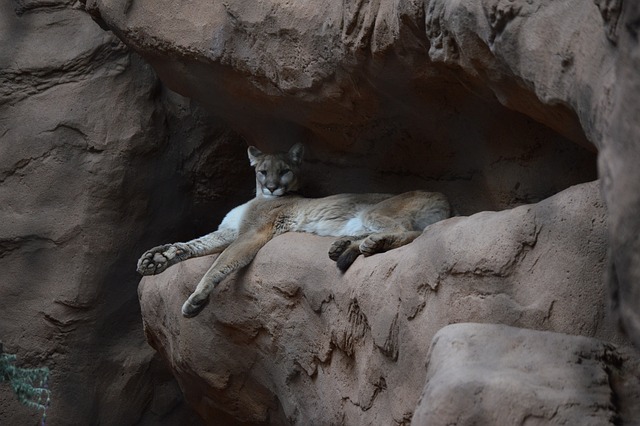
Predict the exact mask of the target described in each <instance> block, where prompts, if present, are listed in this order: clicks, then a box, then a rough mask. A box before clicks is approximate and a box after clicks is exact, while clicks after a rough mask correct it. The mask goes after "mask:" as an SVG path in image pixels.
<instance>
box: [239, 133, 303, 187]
mask: <svg viewBox="0 0 640 426" xmlns="http://www.w3.org/2000/svg"><path fill="white" fill-rule="evenodd" d="M248 153H249V162H250V163H251V165H252V166H253V167H254V168H255V170H256V197H281V196H283V195H285V194H287V193H289V192H292V191H296V190H297V189H298V171H299V170H300V163H301V162H302V154H303V153H304V146H302V144H300V143H298V144H295V145H294V146H292V147H291V149H290V150H289V152H282V153H277V154H263V153H262V152H261V151H260V150H259V149H258V148H256V147H255V146H250V147H249V150H248Z"/></svg>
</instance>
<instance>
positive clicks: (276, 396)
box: [0, 0, 640, 424]
mask: <svg viewBox="0 0 640 426" xmlns="http://www.w3.org/2000/svg"><path fill="white" fill-rule="evenodd" d="M0 12H1V14H2V17H3V26H1V27H0V36H1V38H2V40H3V41H5V43H3V46H2V47H1V48H0V83H1V84H0V141H1V142H2V144H1V146H0V183H1V184H2V185H0V199H2V200H3V204H2V206H1V207H0V209H1V211H2V213H3V215H4V216H3V218H4V219H5V220H3V221H1V223H0V274H1V276H0V281H2V283H3V285H2V293H1V294H0V296H1V297H0V327H1V328H0V339H1V340H2V341H3V342H4V346H5V349H6V350H8V351H10V352H15V353H17V354H18V357H19V359H21V360H23V361H24V362H25V363H26V364H27V365H47V366H49V367H50V368H51V369H52V374H53V376H52V383H51V390H52V394H53V395H52V405H51V407H50V412H49V414H48V416H49V419H50V421H51V422H52V423H56V424H65V423H66V424H84V423H90V422H92V421H94V420H95V419H96V418H98V419H100V423H101V424H132V423H139V424H158V423H162V422H165V423H171V422H175V423H185V422H193V421H196V420H194V417H193V416H194V414H193V413H192V412H191V411H189V410H188V409H187V408H186V407H185V406H184V404H182V395H181V393H180V392H179V390H178V389H177V387H176V382H175V381H174V379H173V378H172V377H170V376H169V375H168V372H167V370H166V369H165V368H164V367H163V366H162V365H160V364H161V363H160V361H161V358H162V359H163V360H164V361H166V362H167V363H168V364H169V365H170V367H171V371H172V373H173V374H174V375H175V376H176V378H177V380H178V383H179V385H180V387H181V388H182V389H183V390H184V392H185V393H186V399H187V400H188V401H189V402H190V403H191V405H192V406H193V407H195V408H196V410H197V411H198V412H199V413H200V414H202V415H203V416H204V417H205V419H207V420H209V419H211V418H215V419H216V421H218V422H223V423H224V422H227V423H233V422H237V421H257V422H263V421H269V422H272V423H288V422H296V421H298V422H302V421H304V420H307V419H315V418H320V417H318V416H320V413H323V414H322V415H323V416H326V413H327V412H328V413H335V414H333V416H334V417H333V418H332V419H331V421H334V422H336V423H340V422H352V420H353V419H358V422H360V421H363V422H365V421H366V422H373V423H378V422H382V423H385V422H391V421H397V422H400V423H406V422H408V421H409V420H410V419H411V416H412V413H413V411H414V409H415V407H416V403H417V401H418V397H419V395H420V391H421V390H422V389H423V387H424V384H425V383H424V381H425V379H426V378H427V376H428V375H429V374H436V373H437V371H431V372H429V371H426V372H425V370H424V363H425V362H426V360H427V353H426V350H427V349H426V348H427V345H428V343H429V341H430V339H431V337H432V336H434V335H435V333H436V332H437V331H438V330H439V329H440V328H442V327H443V326H446V325H448V324H449V323H452V322H462V321H475V322H498V323H502V324H507V325H512V326H517V327H520V328H535V329H541V330H553V331H556V332H563V333H569V334H581V335H583V336H588V337H595V338H599V339H601V340H603V341H606V342H607V343H606V344H612V343H611V342H613V344H620V345H622V346H624V344H625V340H624V339H625V338H624V337H623V335H622V334H620V333H619V332H618V331H616V330H615V327H614V319H613V318H612V317H611V316H610V315H609V314H608V313H607V312H606V310H605V303H604V299H605V296H606V292H607V291H606V288H605V287H604V286H603V284H602V282H601V281H602V280H601V276H602V272H603V271H604V270H605V269H606V270H607V281H608V283H609V292H610V294H611V296H612V300H613V301H614V302H615V303H614V308H615V312H616V313H617V314H618V315H619V316H620V318H621V321H622V324H623V325H624V327H625V330H626V331H627V332H628V333H629V335H630V336H631V337H632V338H633V339H634V340H635V341H636V342H638V341H640V333H639V332H638V330H640V326H638V324H639V323H640V321H639V320H638V312H640V310H639V309H638V300H640V298H639V297H638V292H639V291H640V290H638V288H639V287H638V286H637V283H638V282H639V281H640V270H639V269H638V265H640V259H639V257H640V247H639V246H638V245H639V244H640V243H639V241H640V240H638V238H637V237H636V236H637V235H638V233H639V231H640V219H639V218H638V216H637V214H636V212H637V211H639V210H640V195H638V194H640V191H638V190H637V187H638V182H640V176H638V173H640V171H639V170H640V169H639V168H638V167H637V164H639V163H640V161H639V160H640V158H638V157H639V156H640V150H639V149H638V147H637V143H636V141H637V136H638V134H640V129H639V124H638V122H637V117H638V116H639V114H640V111H638V108H639V106H638V103H637V98H638V93H639V92H640V83H639V81H640V80H638V77H637V70H638V69H639V67H640V63H639V57H640V56H639V53H638V52H640V50H639V49H638V44H637V43H638V41H637V40H638V37H637V29H638V24H637V23H638V21H639V19H640V6H638V5H637V4H636V2H631V1H627V2H622V1H620V0H594V1H592V0H567V1H563V2H557V1H555V2H554V1H547V0H534V1H519V0H515V1H503V0H483V1H475V0H461V1H456V2H451V1H441V0H428V1H424V2H419V1H418V2H388V1H387V2H339V1H336V0H318V1H315V2H313V3H309V2H307V3H304V2H303V3H301V2H282V1H270V0H267V1H261V2H246V1H244V0H229V1H225V2H191V3H190V4H189V7H185V5H184V4H181V3H179V2H171V1H166V0H135V1H130V0H80V1H79V2H71V1H68V0H50V1H46V2H42V1H28V0H20V1H15V2H9V3H4V4H3V5H2V6H0ZM87 13H89V14H90V15H91V16H92V17H93V19H94V20H95V21H96V22H97V23H98V24H99V25H100V26H101V27H102V28H100V27H98V26H97V25H95V23H94V22H91V20H90V17H89V16H88V15H87ZM111 31H112V32H111ZM130 49H133V50H135V51H136V52H138V53H139V54H140V55H141V56H142V58H143V60H141V59H140V57H138V56H136V55H135V54H132V53H131V50H130ZM144 61H146V63H148V64H150V65H151V67H153V71H155V72H157V75H158V76H159V77H160V79H161V80H162V83H161V82H160V81H159V80H158V79H157V78H156V76H155V74H154V72H153V71H152V69H151V67H149V66H148V65H147V64H146V63H145V62H144ZM164 84H166V85H167V86H168V87H169V88H171V89H172V90H174V91H176V92H178V93H180V94H182V95H184V96H187V97H188V98H190V99H193V100H195V102H197V105H196V104H195V103H192V102H191V101H190V100H189V99H185V98H182V97H180V96H177V95H175V94H173V93H171V92H169V91H168V90H166V88H165V86H164ZM243 139H244V140H243ZM300 141H302V142H304V143H305V144H306V146H307V152H308V159H309V161H308V164H307V170H306V171H305V172H304V173H305V175H306V176H308V177H309V181H310V182H311V183H312V185H310V186H309V188H308V192H309V194H311V195H323V194H328V193H335V192H345V191H387V192H399V191H403V190H409V189H416V188H424V189H428V190H437V191H442V192H444V193H446V194H447V195H448V196H449V197H450V198H451V199H452V201H453V204H454V207H455V209H456V210H457V211H458V212H459V213H461V214H466V215H470V216H469V217H468V218H463V217H459V218H454V219H451V220H448V221H445V222H443V223H441V224H438V225H436V226H434V227H432V228H430V230H429V231H428V232H427V233H426V234H425V235H423V236H422V237H421V238H420V239H419V240H418V241H416V242H415V243H413V244H411V245H410V246H408V247H406V248H403V249H401V250H399V251H397V252H391V253H388V254H385V255H380V256H374V257H372V258H370V259H366V260H359V261H358V262H357V263H356V265H354V267H353V269H352V270H350V271H349V272H348V273H347V274H346V275H344V276H342V275H340V274H338V273H337V272H336V271H335V270H334V268H333V265H331V263H329V262H328V261H327V260H326V257H325V255H326V254H325V252H326V246H327V244H328V242H327V240H324V239H320V238H314V237H310V236H301V235H285V236H282V237H280V238H278V239H276V240H274V241H273V242H271V243H270V244H269V245H268V246H267V247H266V248H265V249H264V250H262V251H261V252H260V254H259V256H258V258H256V260H255V262H254V263H253V264H252V265H251V266H250V267H249V268H248V269H247V270H246V271H244V272H241V273H239V274H236V275H234V276H233V277H231V279H229V280H227V281H226V282H225V283H224V284H223V286H222V287H221V288H220V289H219V290H218V291H217V294H216V298H215V300H213V303H212V304H211V306H209V307H208V308H207V309H206V310H205V312H204V313H203V314H202V315H201V316H200V317H198V318H197V319H195V320H191V321H188V320H185V319H183V318H181V317H180V316H179V306H180V303H181V302H182V301H183V299H184V297H185V296H186V293H187V291H188V290H189V289H191V287H190V286H191V285H193V284H194V283H195V282H197V280H198V278H199V276H200V275H201V273H202V271H203V270H204V268H206V265H207V264H208V263H209V262H210V261H211V259H210V258H209V259H200V260H193V261H190V262H188V263H186V264H184V265H178V266H176V267H174V268H172V269H171V270H169V271H167V272H166V273H165V274H164V275H162V276H160V277H157V278H154V279H145V280H144V281H143V282H142V284H141V285H140V297H141V303H142V307H143V315H144V318H145V323H146V328H147V337H148V339H149V342H150V343H152V344H153V345H154V347H155V348H156V349H157V350H158V352H159V354H160V355H161V356H158V355H157V354H155V353H154V352H153V351H152V350H151V349H150V348H149V347H148V346H147V345H146V343H145V342H144V338H143V335H142V332H141V327H140V318H139V316H140V311H139V306H138V302H137V295H136V283H137V281H138V279H137V277H136V276H135V274H134V271H133V268H134V265H135V260H136V258H137V256H139V254H140V253H141V252H142V251H144V250H145V249H147V248H149V247H151V246H154V245H156V244H158V243H162V242H168V241H177V240H185V239H188V238H191V237H194V236H196V235H199V234H202V233H204V232H206V231H209V230H211V229H212V228H213V227H214V226H215V224H216V223H217V222H218V221H219V219H220V218H221V217H222V214H223V213H224V212H225V211H227V210H228V209H229V208H230V207H231V206H234V205H237V204H239V203H240V202H241V201H244V200H246V199H247V198H249V197H250V196H251V192H252V183H251V181H252V177H251V173H250V169H249V168H248V167H247V166H246V158H245V154H244V150H245V148H246V143H250V144H255V145H257V146H258V147H260V148H261V149H264V150H265V151H272V150H275V149H283V148H288V147H289V146H290V145H292V144H293V143H294V142H300ZM596 155H597V156H598V164H597V167H596ZM596 169H597V171H598V173H596ZM597 174H599V176H600V177H601V179H600V182H601V186H602V193H603V200H604V201H605V203H606V205H607V209H608V212H609V216H608V218H607V216H606V214H605V210H604V207H603V205H602V202H601V201H600V198H599V197H598V195H597V192H598V191H597V188H596V184H588V185H584V186H581V187H573V188H571V189H569V190H567V191H566V192H563V193H561V194H560V195H557V196H555V197H552V198H548V197H550V196H551V195H553V194H556V193H558V192H560V191H562V190H564V189H566V188H569V187H570V186H571V185H574V184H578V183H582V182H587V181H592V180H594V179H596V178H597V177H598V176H597ZM541 200H545V201H541ZM522 204H526V206H522V207H517V206H520V205H522ZM487 210H504V211H501V212H487ZM483 211H484V212H483ZM478 212H481V213H478ZM605 222H609V223H608V227H607V226H605V225H606V223H605ZM606 228H608V231H607V230H606ZM294 245H295V247H296V250H294V251H292V250H291V247H292V246H294ZM607 248H609V251H610V257H609V259H610V261H609V262H608V264H609V267H607V268H605V264H606V263H607V261H606V260H605V258H606V256H605V252H606V249H607ZM283 271H284V272H283ZM285 272H286V274H285V275H282V274H284V273H285ZM178 274H184V275H180V276H178ZM174 309H175V310H174ZM206 320H208V321H209V322H208V323H207V322H206ZM504 333H505V335H506V336H510V334H509V332H506V331H505V332H504ZM545 336H546V335H545ZM203 339H204V343H203V342H202V340H203ZM549 339H552V340H553V339H554V338H551V337H550V338H549ZM552 340H550V341H552ZM434 345H435V343H434ZM434 347H435V346H434ZM205 349H206V351H209V352H205ZM616 350H618V349H616ZM212 354H213V355H212ZM210 357H213V358H214V359H216V360H217V364H215V363H213V361H212V360H211V359H210ZM431 365H435V364H431ZM513 369H516V370H517V367H513ZM416 372H418V373H416ZM429 377H431V376H429ZM434 377H435V376H434ZM87 383H95V385H94V386H92V387H90V389H89V390H87V389H88V388H87V386H86V384H87ZM603 389H604V387H603ZM629 389H631V388H629ZM320 391H321V392H322V393H317V392H320ZM616 392H617V391H616ZM620 392H624V389H623V390H621V391H620ZM633 392H634V391H633V390H630V391H629V395H630V398H634V397H636V396H634V395H637V394H634V393H633ZM636 400H637V397H636ZM0 404H1V405H2V407H3V409H2V410H0V423H3V424H4V423H7V424H22V423H28V422H31V421H32V420H33V419H31V418H30V417H29V416H31V415H32V414H31V413H30V412H29V411H28V410H26V409H23V408H22V407H19V406H17V405H16V404H15V402H14V398H13V395H12V394H11V392H10V391H9V390H8V389H4V388H0ZM114 407H117V409H114ZM323 410H325V411H324V412H323ZM608 410H609V409H608ZM610 411H611V412H615V413H618V414H619V415H620V417H621V418H623V419H629V418H632V417H628V416H627V415H626V414H624V413H623V411H624V410H623V409H618V408H615V407H614V409H611V410H610ZM227 413H231V414H227ZM625 416H627V417H625ZM360 419H362V420H360ZM322 420H323V422H324V421H326V418H325V417H323V418H322Z"/></svg>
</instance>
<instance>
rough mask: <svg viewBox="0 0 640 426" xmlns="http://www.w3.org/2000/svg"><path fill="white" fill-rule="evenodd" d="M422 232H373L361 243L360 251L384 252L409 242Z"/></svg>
mask: <svg viewBox="0 0 640 426" xmlns="http://www.w3.org/2000/svg"><path fill="white" fill-rule="evenodd" d="M420 234H422V231H404V232H393V233H384V232H383V233H379V234H371V235H369V236H368V237H367V238H365V239H364V240H362V242H361V243H360V247H359V251H360V253H362V254H363V255H365V256H371V255H372V254H376V253H382V252H385V251H388V250H392V249H395V248H398V247H402V246H404V245H407V244H409V243H410V242H412V241H413V240H415V239H416V238H418V237H419V236H420Z"/></svg>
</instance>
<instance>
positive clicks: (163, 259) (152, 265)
mask: <svg viewBox="0 0 640 426" xmlns="http://www.w3.org/2000/svg"><path fill="white" fill-rule="evenodd" d="M185 254H186V251H185V250H184V249H183V248H181V247H179V246H178V245H177V244H164V245H161V246H158V247H154V248H152V249H151V250H147V251H146V252H145V253H144V254H143V255H142V256H141V257H140V260H138V267H137V271H138V273H139V274H141V275H156V274H159V273H160V272H162V271H164V270H165V269H167V268H168V267H169V266H171V265H173V264H175V263H177V262H178V261H179V260H180V258H181V257H183V256H184V255H185Z"/></svg>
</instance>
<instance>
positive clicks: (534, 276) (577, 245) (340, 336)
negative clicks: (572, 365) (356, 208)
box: [139, 182, 627, 424]
mask: <svg viewBox="0 0 640 426" xmlns="http://www.w3.org/2000/svg"><path fill="white" fill-rule="evenodd" d="M606 231H607V224H606V211H605V208H604V205H603V203H602V201H601V199H600V195H599V186H598V183H597V182H592V183H588V184H583V185H578V186H575V187H571V188H569V189H567V190H565V191H563V192H561V193H559V194H557V195H555V196H553V197H550V198H549V199H547V200H545V201H542V202H540V203H538V204H535V205H524V206H520V207H517V208H514V209H511V210H504V211H500V212H481V213H478V214H475V215H472V216H469V217H454V218H451V219H448V220H445V221H441V222H438V223H436V224H433V225H431V226H430V227H428V228H427V229H426V230H425V232H424V233H423V235H422V236H421V237H419V238H418V239H417V240H416V241H414V242H413V243H411V244H409V245H407V246H405V247H402V248H399V249H396V250H392V251H390V252H387V253H384V254H378V255H374V256H371V257H369V258H359V259H358V260H356V262H355V263H354V264H353V266H352V267H351V268H350V269H349V270H348V271H347V272H346V273H345V274H341V273H340V272H339V271H338V270H337V268H336V267H335V265H334V264H333V263H332V262H331V261H330V260H329V259H328V257H327V254H326V253H327V250H328V248H329V246H330V244H331V239H330V238H322V237H316V236H312V235H308V234H296V233H288V234H284V235H282V236H279V237H276V238H275V239H273V240H272V241H271V242H269V243H268V244H267V245H266V246H265V247H264V248H263V249H262V250H260V252H259V253H258V255H257V256H256V258H255V260H254V261H253V262H252V263H251V264H250V265H249V267H247V268H246V269H244V270H241V271H239V272H237V273H234V274H232V275H231V276H229V277H228V278H227V279H226V280H225V281H223V282H222V283H221V284H220V285H219V287H218V288H217V289H216V290H214V292H213V293H212V295H211V300H210V303H209V305H208V306H207V307H206V308H205V309H204V311H203V312H202V313H200V315H199V316H197V317H195V318H191V319H187V318H183V317H182V315H181V312H180V307H181V305H182V302H183V301H184V300H185V299H186V297H187V296H188V295H189V293H190V292H191V291H193V289H194V288H195V285H196V284H197V283H198V281H199V280H200V278H201V277H202V275H203V274H204V272H205V271H206V270H207V269H208V267H209V266H210V265H211V262H212V260H213V257H212V256H209V257H203V258H198V259H192V260H189V261H186V262H182V263H179V264H177V265H175V266H173V267H171V268H169V269H168V270H166V271H165V272H164V273H162V274H160V275H157V276H152V277H145V278H143V280H142V281H141V283H140V286H139V295H140V302H141V306H142V316H143V321H144V327H145V332H146V335H147V339H148V341H149V343H150V344H151V345H152V346H153V347H154V348H155V349H156V350H158V352H160V353H161V354H162V356H163V358H164V359H166V360H167V362H168V363H169V365H170V366H171V369H172V371H173V374H174V375H175V376H176V378H177V380H178V382H179V384H180V386H181V388H182V389H183V391H184V394H185V397H186V398H187V400H188V401H189V403H190V404H191V405H192V406H193V407H194V408H195V409H196V410H197V411H198V413H199V414H200V415H201V416H202V418H203V419H204V420H205V422H207V423H210V424H213V423H215V419H216V416H217V415H218V414H217V413H218V411H219V410H222V411H225V412H227V413H229V414H230V415H231V416H232V417H234V418H235V419H237V420H238V421H241V422H249V423H265V424H290V423H293V424H328V423H331V424H392V423H402V424H404V423H408V422H409V421H410V419H411V417H412V415H413V411H414V408H415V407H416V404H417V402H418V398H419V395H420V392H421V390H422V388H423V386H424V383H425V378H426V376H425V371H424V367H423V366H424V364H425V362H426V360H427V349H428V347H427V346H428V342H429V341H431V339H432V337H433V336H434V335H435V334H436V332H437V331H438V330H439V329H441V328H442V327H444V326H446V325H448V324H452V323H458V322H482V323H500V324H508V325H511V326H516V327H522V328H529V329H537V330H552V331H556V332H562V333H568V334H580V335H583V336H590V337H597V338H600V339H603V340H606V341H607V342H615V343H618V344H621V345H623V346H624V345H625V343H626V342H627V341H626V340H625V338H624V336H623V335H621V334H620V333H619V332H618V331H617V330H616V327H615V322H614V321H613V319H612V318H611V316H610V314H609V313H608V311H607V310H606V307H605V305H606V303H605V300H606V298H605V294H606V288H605V285H604V283H603V280H602V275H603V272H604V269H605V265H606Z"/></svg>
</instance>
